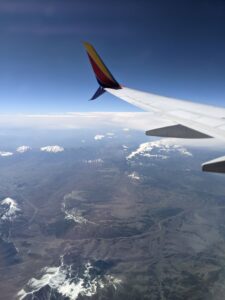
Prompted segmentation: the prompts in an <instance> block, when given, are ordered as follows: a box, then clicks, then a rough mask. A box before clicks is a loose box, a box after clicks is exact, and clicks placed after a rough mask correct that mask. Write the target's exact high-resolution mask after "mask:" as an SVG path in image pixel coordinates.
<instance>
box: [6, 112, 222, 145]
mask: <svg viewBox="0 0 225 300" xmlns="http://www.w3.org/2000/svg"><path fill="white" fill-rule="evenodd" d="M167 125H168V121H166V120H160V118H159V117H157V116H155V115H154V114H153V113H151V112H91V113H79V112H69V113H64V114H43V115H40V114H38V115H35V114H15V115H9V114H2V115H0V130H1V129H2V130H3V129H7V130H8V129H34V130H36V129H45V130H61V129H62V130H74V129H85V128H86V129H90V128H91V129H96V130H99V128H101V130H102V128H104V129H105V130H106V131H108V132H111V130H113V129H116V130H118V129H120V130H121V132H123V130H124V128H129V134H131V130H138V131H140V135H142V136H143V137H144V134H145V131H146V130H150V129H154V128H159V127H164V126H167ZM126 131H127V130H126ZM126 131H125V132H126ZM99 135H100V134H99ZM149 139H150V137H146V140H149ZM169 140H170V141H171V142H173V143H175V144H181V145H188V146H196V147H207V148H212V149H213V150H215V148H224V142H223V141H220V140H218V139H210V140H208V139H202V140H185V139H169Z"/></svg>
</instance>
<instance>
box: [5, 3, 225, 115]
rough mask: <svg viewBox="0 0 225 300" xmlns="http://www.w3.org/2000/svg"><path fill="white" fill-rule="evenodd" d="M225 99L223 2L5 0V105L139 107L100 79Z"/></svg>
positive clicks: (45, 109)
mask: <svg viewBox="0 0 225 300" xmlns="http://www.w3.org/2000/svg"><path fill="white" fill-rule="evenodd" d="M82 41H89V42H91V43H92V44H93V45H94V46H95V47H96V49H97V51H98V52H99V54H100V55H101V56H102V58H103V60H104V61H105V63H106V65H107V66H108V67H109V69H110V70H111V72H112V73H113V75H114V77H115V78H116V79H117V80H118V81H119V82H120V83H122V84H124V85H126V86H128V87H131V88H136V89H140V90H145V91H149V92H154V93H159V94H162V95H166V96H171V97H176V98H181V99H189V100H192V101H199V102H203V103H210V104H215V105H221V106H225V0H137V1H134V0H129V1H125V0H121V1H117V0H114V1H112V0H111V1H107V0H104V1H103V0H74V1H73V0H61V1H58V0H52V1H48V0H43V1H42V0H39V1H34V0H12V1H11V0H5V1H4V0H0V101H1V111H0V112H1V113H49V112H52V113H56V112H58V113H59V112H70V111H133V110H138V109H136V108H134V107H132V106H130V105H129V104H126V103H124V102H123V101H121V100H118V99H116V98H114V97H113V96H111V95H103V96H102V97H101V98H99V100H97V101H92V102H90V101H87V100H88V99H90V97H91V96H92V95H93V93H94V92H95V90H96V89H97V82H96V81H95V78H94V75H93V73H92V70H91V68H90V65H89V62H88V60H87V57H86V53H85V52H84V49H83V46H82V43H81V42H82Z"/></svg>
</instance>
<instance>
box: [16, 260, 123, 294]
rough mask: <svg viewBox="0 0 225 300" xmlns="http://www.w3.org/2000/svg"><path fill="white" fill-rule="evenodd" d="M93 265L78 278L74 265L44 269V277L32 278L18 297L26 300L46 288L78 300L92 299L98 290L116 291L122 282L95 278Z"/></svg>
mask: <svg viewBox="0 0 225 300" xmlns="http://www.w3.org/2000/svg"><path fill="white" fill-rule="evenodd" d="M93 268H94V267H93V265H92V264H91V263H90V262H87V263H86V264H85V265H84V268H83V272H82V273H81V274H80V276H78V274H77V272H76V273H75V272H71V270H72V265H66V264H65V263H64V262H63V261H62V262H61V265H60V266H59V267H46V268H44V269H42V272H41V273H42V276H41V277H40V278H39V279H37V278H31V279H30V280H29V281H28V283H27V285H26V287H25V288H24V289H21V290H20V291H19V292H18V293H17V296H19V299H20V300H23V299H26V298H27V295H31V294H34V293H36V292H38V291H39V290H41V289H43V288H44V287H45V286H49V287H50V288H51V290H53V291H56V292H58V293H59V294H60V295H61V296H63V297H66V299H70V300H76V299H77V298H78V297H79V296H84V297H91V296H93V295H95V294H96V293H97V289H98V288H101V289H102V288H104V287H105V286H110V285H111V286H112V287H113V288H114V289H116V288H117V285H118V284H120V283H121V280H119V279H117V278H115V277H113V276H111V275H103V277H102V278H101V277H100V276H99V275H97V276H93V274H94V272H93Z"/></svg>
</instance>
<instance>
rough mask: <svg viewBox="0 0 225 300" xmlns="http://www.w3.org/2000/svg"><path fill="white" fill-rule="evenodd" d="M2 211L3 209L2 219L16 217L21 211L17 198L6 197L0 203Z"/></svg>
mask: <svg viewBox="0 0 225 300" xmlns="http://www.w3.org/2000/svg"><path fill="white" fill-rule="evenodd" d="M0 208H1V211H3V213H2V216H1V219H2V220H9V221H11V220H13V219H14V218H16V216H17V214H18V213H19V212H20V208H19V207H18V204H17V202H16V201H15V200H13V199H12V198H5V199H4V200H2V201H1V204H0Z"/></svg>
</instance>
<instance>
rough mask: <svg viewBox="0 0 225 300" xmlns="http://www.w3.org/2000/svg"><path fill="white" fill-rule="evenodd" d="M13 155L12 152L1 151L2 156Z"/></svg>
mask: <svg viewBox="0 0 225 300" xmlns="http://www.w3.org/2000/svg"><path fill="white" fill-rule="evenodd" d="M12 155H13V153H12V152H6V151H0V156H3V157H5V156H12Z"/></svg>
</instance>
